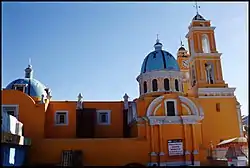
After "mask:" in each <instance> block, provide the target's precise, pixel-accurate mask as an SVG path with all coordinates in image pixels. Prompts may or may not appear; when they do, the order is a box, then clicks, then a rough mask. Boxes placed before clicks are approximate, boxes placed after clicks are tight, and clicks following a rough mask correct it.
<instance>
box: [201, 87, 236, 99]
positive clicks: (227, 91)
mask: <svg viewBox="0 0 250 168" xmlns="http://www.w3.org/2000/svg"><path fill="white" fill-rule="evenodd" d="M235 89H236V88H198V95H199V98H211V97H213V98H216V97H217V98H222V97H224V98H231V97H234V92H235Z"/></svg>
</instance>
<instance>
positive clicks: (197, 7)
mask: <svg viewBox="0 0 250 168" xmlns="http://www.w3.org/2000/svg"><path fill="white" fill-rule="evenodd" d="M193 7H195V9H196V14H197V15H198V14H199V8H200V6H198V4H197V1H195V5H194V6H193Z"/></svg>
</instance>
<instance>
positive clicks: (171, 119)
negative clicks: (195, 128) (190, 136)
mask: <svg viewBox="0 0 250 168" xmlns="http://www.w3.org/2000/svg"><path fill="white" fill-rule="evenodd" d="M148 119H149V125H164V124H196V123H198V122H199V121H200V120H201V119H202V117H200V116H196V115H187V116H149V117H148Z"/></svg>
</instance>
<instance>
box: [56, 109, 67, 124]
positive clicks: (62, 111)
mask: <svg viewBox="0 0 250 168" xmlns="http://www.w3.org/2000/svg"><path fill="white" fill-rule="evenodd" d="M58 113H65V123H62V124H58V123H57V120H56V119H57V115H58ZM68 113H69V112H68V111H67V110H58V111H56V112H55V116H54V123H55V125H56V126H66V125H69V115H68Z"/></svg>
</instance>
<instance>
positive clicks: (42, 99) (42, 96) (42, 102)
mask: <svg viewBox="0 0 250 168" xmlns="http://www.w3.org/2000/svg"><path fill="white" fill-rule="evenodd" d="M44 102H45V100H44V94H42V95H41V102H40V103H41V104H44Z"/></svg>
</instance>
